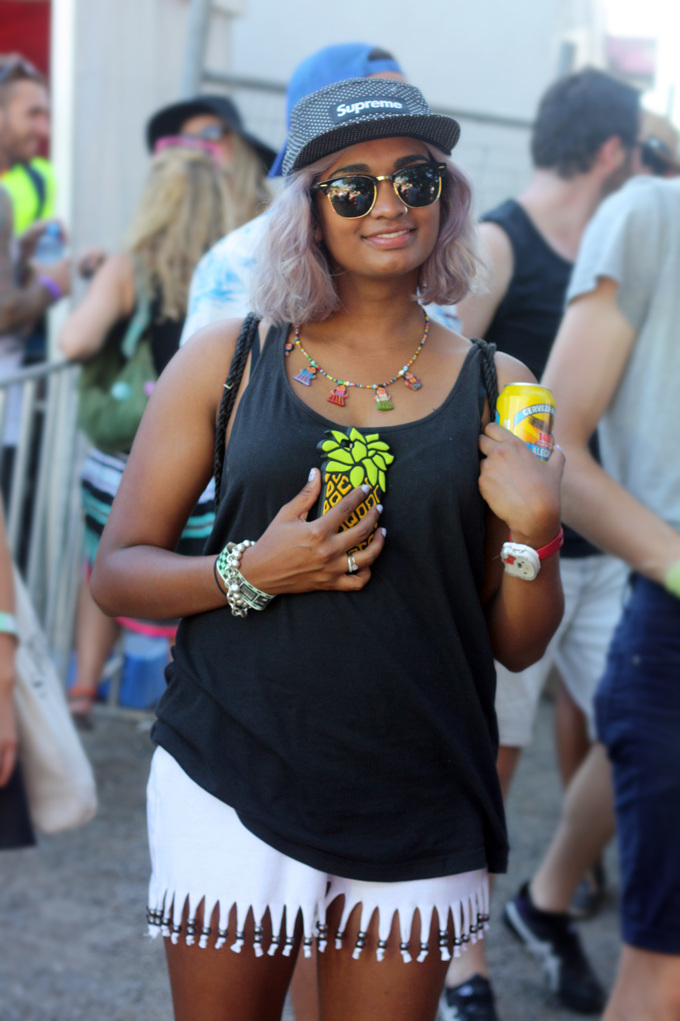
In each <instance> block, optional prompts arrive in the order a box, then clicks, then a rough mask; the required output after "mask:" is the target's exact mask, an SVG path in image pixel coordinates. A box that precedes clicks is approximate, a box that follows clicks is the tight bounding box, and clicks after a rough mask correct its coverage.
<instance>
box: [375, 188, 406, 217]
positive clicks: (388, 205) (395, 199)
mask: <svg viewBox="0 0 680 1021" xmlns="http://www.w3.org/2000/svg"><path fill="white" fill-rule="evenodd" d="M406 209H407V207H406V206H405V205H404V203H403V202H402V201H401V199H400V198H399V196H398V195H397V193H396V191H395V190H394V185H393V184H392V182H391V181H378V195H377V198H376V200H375V205H374V206H373V209H372V210H371V216H376V217H379V216H384V217H387V218H388V219H391V220H394V219H396V218H397V217H399V216H403V215H404V213H405V212H406Z"/></svg>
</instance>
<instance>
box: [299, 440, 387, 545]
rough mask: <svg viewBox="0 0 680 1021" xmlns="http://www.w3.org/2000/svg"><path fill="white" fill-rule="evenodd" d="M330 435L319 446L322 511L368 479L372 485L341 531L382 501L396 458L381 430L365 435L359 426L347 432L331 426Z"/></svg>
mask: <svg viewBox="0 0 680 1021" xmlns="http://www.w3.org/2000/svg"><path fill="white" fill-rule="evenodd" d="M327 436H328V439H326V440H322V441H321V443H319V444H318V448H317V449H318V450H319V451H320V452H321V454H322V455H323V457H324V461H323V464H322V465H321V476H322V482H323V486H322V489H321V498H320V500H319V514H326V513H327V512H328V511H329V510H331V508H333V507H335V506H336V504H338V503H339V502H340V500H342V498H343V497H344V496H347V494H348V493H351V492H352V490H353V489H355V488H356V487H357V486H362V485H363V484H364V483H367V484H368V485H369V486H370V487H371V491H370V493H368V494H367V495H366V499H365V500H363V501H362V502H361V503H360V504H359V506H358V507H357V509H356V510H355V511H354V513H353V514H351V515H350V516H349V518H347V520H346V521H343V523H342V524H341V525H340V528H339V529H338V531H340V532H344V531H346V530H347V529H348V528H352V526H353V525H357V524H358V523H359V522H360V521H361V520H362V518H364V517H365V516H366V514H368V512H369V511H370V510H371V508H372V507H375V506H376V505H377V504H379V503H382V501H383V498H384V495H385V493H386V492H387V478H386V475H387V469H388V467H389V465H391V464H392V462H393V461H394V455H393V454H391V453H390V448H389V445H388V444H387V443H385V442H384V441H383V440H381V439H380V434H379V433H370V434H369V435H367V436H363V435H362V434H361V433H360V432H359V430H358V429H353V428H350V429H348V430H347V432H340V430H338V429H329V430H328V431H327ZM377 527H378V526H377V524H376V528H377ZM374 534H375V528H374V529H373V532H371V534H370V535H369V536H368V538H367V539H365V540H364V541H363V542H362V543H361V544H360V545H359V546H355V547H354V549H351V550H349V552H350V553H355V552H356V551H357V550H361V549H366V547H367V546H368V544H369V543H370V542H371V540H372V539H373V535H374Z"/></svg>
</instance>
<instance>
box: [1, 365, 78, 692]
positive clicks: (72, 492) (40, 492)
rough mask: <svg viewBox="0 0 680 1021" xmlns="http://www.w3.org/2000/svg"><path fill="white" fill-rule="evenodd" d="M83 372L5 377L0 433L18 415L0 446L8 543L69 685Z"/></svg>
mask: <svg viewBox="0 0 680 1021" xmlns="http://www.w3.org/2000/svg"><path fill="white" fill-rule="evenodd" d="M78 372H79V368H78V366H77V365H74V364H73V363H72V362H65V361H60V362H46V363H41V364H39V365H35V366H32V367H31V368H27V369H21V370H19V371H17V372H15V373H13V374H12V375H9V376H5V377H4V378H3V379H0V436H3V437H7V434H6V427H7V426H8V425H9V424H10V423H9V422H8V410H9V411H10V415H12V416H14V417H16V415H17V414H18V415H19V416H20V417H19V427H18V442H17V443H16V445H12V446H2V447H0V478H2V481H3V496H4V500H5V509H6V525H7V536H8V541H9V545H10V549H11V552H12V556H13V558H14V560H15V563H16V564H17V566H18V568H19V570H20V572H21V574H22V576H23V577H24V580H25V581H26V584H27V587H28V591H29V593H30V596H31V599H32V602H33V605H34V607H35V610H36V613H37V615H38V619H39V620H40V622H41V624H42V626H43V628H44V630H45V634H46V637H47V641H48V643H49V646H50V649H51V651H52V654H53V657H54V661H55V664H56V666H57V669H58V671H59V674H60V676H61V679H62V681H63V682H64V683H65V682H66V675H67V671H68V665H69V659H70V655H71V649H72V645H73V632H74V621H75V611H76V600H77V596H78V584H79V578H80V561H81V546H82V514H81V511H80V500H79V491H78V477H77V473H78V466H79V464H80V463H81V461H82V458H83V456H84V454H85V450H86V446H85V441H84V439H83V438H82V437H81V436H80V435H79V434H78V432H77V429H76V411H77V394H76V380H77V376H78ZM19 409H20V410H19ZM14 425H16V422H15V423H14ZM5 442H7V438H6V439H5Z"/></svg>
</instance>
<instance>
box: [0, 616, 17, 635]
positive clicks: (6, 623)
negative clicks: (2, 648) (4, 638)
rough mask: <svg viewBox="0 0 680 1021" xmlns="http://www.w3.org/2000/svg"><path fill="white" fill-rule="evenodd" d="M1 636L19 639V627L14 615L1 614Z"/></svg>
mask: <svg viewBox="0 0 680 1021" xmlns="http://www.w3.org/2000/svg"><path fill="white" fill-rule="evenodd" d="M0 635H14V637H15V638H18V637H19V625H18V624H17V619H16V617H15V616H14V614H13V613H0Z"/></svg>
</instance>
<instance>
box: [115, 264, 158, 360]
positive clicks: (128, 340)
mask: <svg viewBox="0 0 680 1021" xmlns="http://www.w3.org/2000/svg"><path fill="white" fill-rule="evenodd" d="M133 267H134V270H133V271H134V278H135V308H134V311H133V313H132V317H131V318H130V322H129V323H128V327H127V330H126V331H125V335H124V336H123V339H122V340H121V342H120V350H121V354H122V355H123V358H124V359H125V361H126V362H129V361H130V359H131V358H133V357H134V356H135V354H136V352H137V348H138V347H139V342H140V340H141V339H142V337H143V336H144V334H145V333H146V331H147V329H148V328H149V326H150V324H151V295H150V293H149V284H148V280H147V274H146V272H145V271H144V270H143V268H142V266H141V264H140V263H139V262H138V260H136V259H135V260H133Z"/></svg>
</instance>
